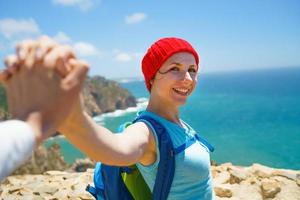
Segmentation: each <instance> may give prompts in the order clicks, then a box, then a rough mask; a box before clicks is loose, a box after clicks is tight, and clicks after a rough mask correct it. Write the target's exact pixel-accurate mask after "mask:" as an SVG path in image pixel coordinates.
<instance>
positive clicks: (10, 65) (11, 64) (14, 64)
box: [4, 55, 19, 75]
mask: <svg viewBox="0 0 300 200" xmlns="http://www.w3.org/2000/svg"><path fill="white" fill-rule="evenodd" d="M4 63H5V66H6V68H7V70H8V71H9V72H10V73H11V75H14V74H15V73H16V72H17V71H18V70H19V65H18V59H17V57H16V56H15V55H9V56H7V57H6V58H5V60H4Z"/></svg>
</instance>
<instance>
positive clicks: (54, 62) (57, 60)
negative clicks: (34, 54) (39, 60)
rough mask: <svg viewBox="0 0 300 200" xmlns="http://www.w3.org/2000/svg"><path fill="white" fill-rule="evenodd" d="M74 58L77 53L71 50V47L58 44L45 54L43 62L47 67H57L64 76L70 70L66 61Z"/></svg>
mask: <svg viewBox="0 0 300 200" xmlns="http://www.w3.org/2000/svg"><path fill="white" fill-rule="evenodd" d="M72 58H75V54H74V53H73V51H72V50H71V47H68V46H56V47H54V48H53V49H52V50H51V51H50V52H49V53H48V54H47V55H46V56H45V58H44V60H43V64H44V66H45V67H47V68H51V69H54V68H56V70H57V71H59V72H60V73H62V75H63V76H66V74H67V73H68V71H69V69H68V68H67V66H66V65H67V64H66V63H67V61H68V60H70V59H72Z"/></svg>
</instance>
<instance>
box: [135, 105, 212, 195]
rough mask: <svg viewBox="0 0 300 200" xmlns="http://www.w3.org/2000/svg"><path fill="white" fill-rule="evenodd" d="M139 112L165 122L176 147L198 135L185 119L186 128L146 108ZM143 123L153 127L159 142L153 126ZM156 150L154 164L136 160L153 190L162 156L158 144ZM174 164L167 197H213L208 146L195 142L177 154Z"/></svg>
mask: <svg viewBox="0 0 300 200" xmlns="http://www.w3.org/2000/svg"><path fill="white" fill-rule="evenodd" d="M140 115H147V116H150V117H152V118H154V119H155V120H157V121H158V122H160V123H161V124H162V125H164V127H165V128H166V129H167V131H168V133H169V135H170V137H171V140H172V142H173V146H174V148H177V147H179V146H181V145H182V144H184V143H186V142H187V141H188V140H190V138H191V137H194V135H195V134H197V133H196V132H195V131H194V130H193V129H192V128H191V127H190V126H189V125H188V124H187V123H185V122H183V121H182V122H183V124H184V125H185V126H186V127H185V128H182V127H181V126H179V125H178V124H176V123H173V122H171V121H168V120H166V119H164V118H163V117H160V116H159V115H156V114H155V113H152V112H149V111H144V112H142V113H140ZM141 121H143V120H141ZM143 122H144V123H146V124H147V126H148V127H150V128H151V130H152V132H153V133H154V137H155V140H156V144H158V142H157V136H156V133H155V130H154V128H153V127H152V126H151V124H149V123H147V122H146V121H143ZM156 152H157V159H156V161H155V162H154V163H153V164H152V165H148V166H144V165H142V164H141V163H137V167H138V168H139V170H140V172H141V174H142V175H143V177H144V179H145V181H146V183H147V184H148V186H149V188H150V189H151V191H153V188H154V183H155V178H156V173H157V169H158V163H159V159H160V155H159V148H158V146H156ZM175 166H176V167H175V174H174V179H173V182H172V186H171V190H170V193H169V196H168V200H173V199H174V200H175V199H176V200H178V199H181V200H184V199H189V200H190V199H201V200H212V199H214V193H213V187H212V176H211V172H210V156H209V150H208V149H207V148H206V147H205V145H203V144H202V143H200V142H199V141H196V142H195V143H194V144H192V145H191V146H189V147H188V148H186V149H185V150H184V151H182V152H180V153H179V154H177V155H176V156H175Z"/></svg>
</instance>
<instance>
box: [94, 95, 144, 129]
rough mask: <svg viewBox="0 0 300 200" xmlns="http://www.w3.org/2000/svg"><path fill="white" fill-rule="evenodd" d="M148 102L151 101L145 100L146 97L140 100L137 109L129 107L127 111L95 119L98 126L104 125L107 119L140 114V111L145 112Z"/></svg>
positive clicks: (102, 115) (107, 114)
mask: <svg viewBox="0 0 300 200" xmlns="http://www.w3.org/2000/svg"><path fill="white" fill-rule="evenodd" d="M148 101H149V100H148V98H144V97H143V98H138V99H137V106H136V107H129V108H127V109H125V110H115V111H114V112H110V113H104V114H101V115H98V116H96V117H94V118H93V119H94V120H95V122H97V123H98V124H100V125H104V119H105V118H113V117H120V116H124V115H126V114H128V113H133V112H138V111H140V110H144V109H145V108H146V107H147V105H148Z"/></svg>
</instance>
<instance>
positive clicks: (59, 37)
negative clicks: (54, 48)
mask: <svg viewBox="0 0 300 200" xmlns="http://www.w3.org/2000/svg"><path fill="white" fill-rule="evenodd" d="M52 39H53V40H55V41H56V42H58V43H60V44H69V43H71V42H72V40H71V38H70V37H69V36H68V35H66V34H65V33H64V32H61V31H59V32H58V33H57V34H56V35H55V36H53V37H52Z"/></svg>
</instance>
